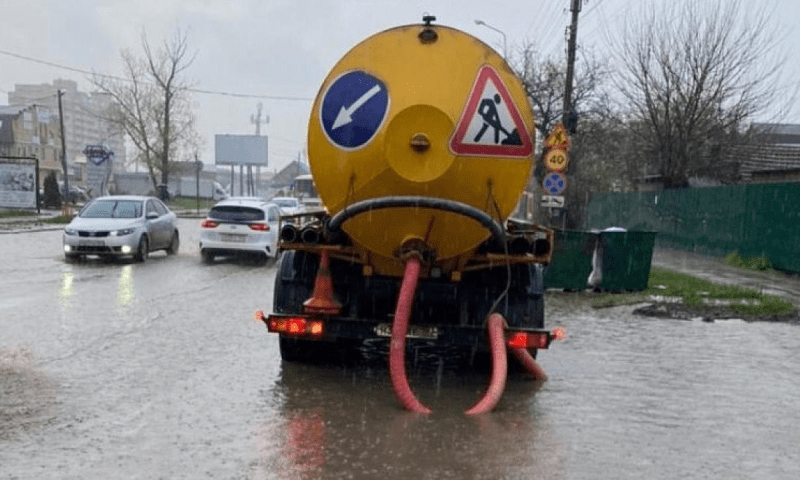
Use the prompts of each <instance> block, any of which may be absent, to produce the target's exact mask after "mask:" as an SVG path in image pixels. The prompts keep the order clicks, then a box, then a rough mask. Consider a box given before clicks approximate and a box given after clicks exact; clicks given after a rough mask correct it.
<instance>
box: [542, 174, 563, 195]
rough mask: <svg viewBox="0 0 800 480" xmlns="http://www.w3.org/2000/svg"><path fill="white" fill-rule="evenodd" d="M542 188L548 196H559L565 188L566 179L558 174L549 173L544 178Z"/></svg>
mask: <svg viewBox="0 0 800 480" xmlns="http://www.w3.org/2000/svg"><path fill="white" fill-rule="evenodd" d="M542 187H544V189H545V190H546V191H547V193H549V194H550V195H560V194H561V193H562V192H563V191H564V190H565V189H566V188H567V177H565V176H564V175H562V174H560V173H558V172H550V173H548V174H547V176H546V177H544V180H543V181H542Z"/></svg>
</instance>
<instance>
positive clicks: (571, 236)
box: [544, 230, 598, 290]
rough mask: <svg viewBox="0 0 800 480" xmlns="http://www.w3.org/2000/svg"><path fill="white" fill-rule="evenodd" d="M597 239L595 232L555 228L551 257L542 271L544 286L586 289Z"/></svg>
mask: <svg viewBox="0 0 800 480" xmlns="http://www.w3.org/2000/svg"><path fill="white" fill-rule="evenodd" d="M597 239H598V238H597V233H592V232H584V231H578V230H556V232H555V239H554V245H553V257H552V259H551V261H550V265H548V266H547V268H545V271H544V286H545V288H562V289H564V290H584V289H586V282H587V280H588V278H589V274H590V273H592V253H593V252H594V249H595V244H596V243H597Z"/></svg>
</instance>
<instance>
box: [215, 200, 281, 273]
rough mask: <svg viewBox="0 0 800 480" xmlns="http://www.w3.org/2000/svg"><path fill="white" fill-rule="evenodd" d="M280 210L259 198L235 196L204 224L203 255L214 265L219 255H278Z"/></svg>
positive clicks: (217, 205)
mask: <svg viewBox="0 0 800 480" xmlns="http://www.w3.org/2000/svg"><path fill="white" fill-rule="evenodd" d="M281 213H282V212H281V210H280V208H279V207H278V206H277V205H276V204H274V203H271V202H267V201H264V200H260V199H257V198H247V197H245V198H237V197H232V198H229V199H227V200H223V201H221V202H219V203H217V204H216V205H214V206H213V207H212V208H211V210H210V211H209V212H208V216H207V217H206V219H205V220H203V222H202V223H201V224H200V227H201V228H202V230H201V231H200V256H201V257H202V259H203V261H204V262H206V263H211V262H213V261H214V258H216V257H217V256H229V255H241V254H248V253H249V254H256V255H258V256H261V257H262V258H264V259H269V258H276V257H277V255H278V222H279V221H280V217H281Z"/></svg>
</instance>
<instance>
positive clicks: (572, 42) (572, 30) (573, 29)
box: [561, 0, 583, 133]
mask: <svg viewBox="0 0 800 480" xmlns="http://www.w3.org/2000/svg"><path fill="white" fill-rule="evenodd" d="M571 1H572V6H571V7H570V11H572V23H571V24H570V26H569V40H568V44H567V78H566V81H565V87H564V112H563V113H562V115H561V123H562V124H563V125H564V126H567V130H568V131H569V130H570V127H569V125H571V124H574V123H575V122H576V121H577V118H575V114H574V110H573V106H572V77H573V76H574V75H575V48H576V43H577V37H578V13H580V11H581V4H582V3H583V0H571ZM570 116H572V117H573V119H572V120H573V121H572V122H570V120H571V119H570ZM570 133H573V132H570Z"/></svg>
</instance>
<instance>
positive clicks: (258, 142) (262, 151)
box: [214, 135, 267, 167]
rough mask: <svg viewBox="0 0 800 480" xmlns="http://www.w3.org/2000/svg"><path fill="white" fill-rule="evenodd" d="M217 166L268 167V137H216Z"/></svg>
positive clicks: (215, 153) (215, 154) (215, 155)
mask: <svg viewBox="0 0 800 480" xmlns="http://www.w3.org/2000/svg"><path fill="white" fill-rule="evenodd" d="M214 157H215V163H216V164H217V165H258V166H263V167H266V166H267V137H262V136H259V135H215V136H214Z"/></svg>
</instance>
